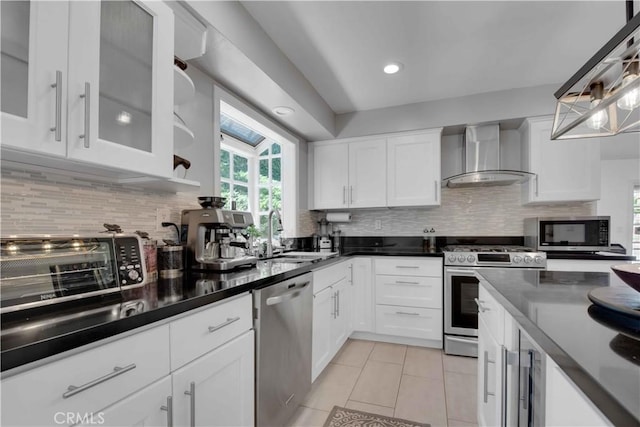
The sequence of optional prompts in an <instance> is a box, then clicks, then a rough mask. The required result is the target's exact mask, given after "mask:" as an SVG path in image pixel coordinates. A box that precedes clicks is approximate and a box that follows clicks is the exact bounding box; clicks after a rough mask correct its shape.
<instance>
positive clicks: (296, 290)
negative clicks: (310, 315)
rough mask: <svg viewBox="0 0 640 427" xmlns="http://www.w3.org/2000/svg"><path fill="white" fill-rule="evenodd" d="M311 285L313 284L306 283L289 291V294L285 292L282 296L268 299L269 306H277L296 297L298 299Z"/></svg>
mask: <svg viewBox="0 0 640 427" xmlns="http://www.w3.org/2000/svg"><path fill="white" fill-rule="evenodd" d="M309 283H311V282H305V283H303V284H302V285H296V286H295V287H294V288H293V289H291V290H289V291H287V292H283V293H281V294H280V295H276V296H274V297H269V298H267V301H266V303H267V305H276V304H280V303H281V302H284V301H287V300H290V299H293V298H295V297H297V296H298V295H300V292H301V291H302V290H303V289H304V288H306V287H307V286H309Z"/></svg>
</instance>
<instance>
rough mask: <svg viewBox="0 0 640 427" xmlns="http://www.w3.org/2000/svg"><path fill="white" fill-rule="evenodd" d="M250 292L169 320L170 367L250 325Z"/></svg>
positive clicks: (251, 312) (208, 348) (211, 347)
mask: <svg viewBox="0 0 640 427" xmlns="http://www.w3.org/2000/svg"><path fill="white" fill-rule="evenodd" d="M252 314H253V304H252V303H251V295H250V294H245V295H243V296H241V297H238V298H234V299H232V300H231V301H228V300H225V301H224V302H221V303H218V304H214V306H213V307H207V308H206V309H204V310H202V311H200V312H198V313H196V314H192V315H189V316H186V317H184V318H182V319H179V320H176V321H174V322H171V323H170V325H169V326H170V328H171V369H172V370H175V369H177V368H179V367H181V366H183V365H185V364H186V363H188V362H190V361H192V360H193V359H195V358H196V357H199V356H201V355H203V354H204V353H206V352H208V351H210V350H213V349H214V348H216V347H219V346H220V345H222V344H224V343H226V342H227V341H230V340H232V339H233V338H235V337H237V336H238V335H240V334H242V333H243V332H244V331H248V330H249V329H251V328H252V327H253V316H252Z"/></svg>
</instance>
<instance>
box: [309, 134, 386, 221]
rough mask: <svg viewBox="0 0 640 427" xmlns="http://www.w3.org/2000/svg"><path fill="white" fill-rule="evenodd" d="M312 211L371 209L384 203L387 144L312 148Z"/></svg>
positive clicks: (372, 142)
mask: <svg viewBox="0 0 640 427" xmlns="http://www.w3.org/2000/svg"><path fill="white" fill-rule="evenodd" d="M312 151H313V166H314V179H313V190H314V191H313V194H314V201H313V208H314V209H341V208H349V207H351V208H372V207H383V206H386V203H387V192H386V185H387V177H386V141H385V140H384V139H376V140H364V141H356V142H331V141H329V142H321V143H315V144H314V145H313V150H312Z"/></svg>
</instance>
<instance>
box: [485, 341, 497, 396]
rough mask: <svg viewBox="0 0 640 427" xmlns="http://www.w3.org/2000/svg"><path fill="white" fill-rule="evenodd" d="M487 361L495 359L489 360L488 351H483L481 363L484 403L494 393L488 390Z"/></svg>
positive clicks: (490, 361)
mask: <svg viewBox="0 0 640 427" xmlns="http://www.w3.org/2000/svg"><path fill="white" fill-rule="evenodd" d="M489 363H495V360H489V352H488V351H486V350H485V351H484V364H483V374H484V379H483V388H484V393H483V394H484V396H483V400H484V403H487V401H488V399H489V396H495V393H491V392H490V391H489Z"/></svg>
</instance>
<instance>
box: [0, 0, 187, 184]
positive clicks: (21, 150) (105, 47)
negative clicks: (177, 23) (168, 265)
mask: <svg viewBox="0 0 640 427" xmlns="http://www.w3.org/2000/svg"><path fill="white" fill-rule="evenodd" d="M5 7H6V8H5ZM12 7H14V6H12V5H11V4H9V3H8V4H7V5H6V6H5V5H4V2H3V5H2V9H3V10H2V16H3V23H4V21H5V19H4V18H5V17H6V18H7V20H14V19H15V20H17V21H18V22H20V24H19V25H18V26H16V27H15V28H17V27H19V26H24V27H25V28H27V29H28V30H26V31H19V30H14V28H13V27H10V28H8V29H6V28H4V24H3V29H2V38H3V46H2V57H3V72H2V87H3V103H2V154H3V158H4V159H6V160H14V161H22V162H25V163H31V164H39V165H42V166H58V167H60V166H61V165H63V166H64V165H66V166H68V165H67V164H64V163H56V161H55V160H54V158H58V159H60V158H63V159H67V160H72V161H73V162H79V163H80V164H85V165H91V166H92V167H93V168H94V169H106V170H111V171H113V173H114V174H115V173H116V172H119V173H122V174H123V175H124V176H127V175H129V176H134V175H150V176H160V177H168V176H170V175H171V172H172V164H171V163H172V155H173V138H172V135H173V133H172V122H173V121H172V120H171V117H172V105H173V65H172V63H173V28H174V27H173V13H172V12H171V9H170V8H169V7H168V6H167V5H165V4H164V3H162V2H155V1H147V0H136V1H122V2H52V3H50V4H48V2H28V3H27V2H25V3H24V5H23V7H24V8H26V9H22V10H18V11H16V10H11V9H10V8H12ZM5 13H6V14H5ZM22 21H24V22H22ZM5 30H6V31H5ZM9 31H13V32H12V33H11V34H10V33H9ZM5 35H6V37H5ZM25 37H26V39H25ZM12 38H16V39H17V40H18V45H20V46H21V48H17V50H16V52H17V53H12V52H5V44H4V40H5V39H12ZM7 46H11V44H9V45H7ZM16 55H18V56H19V58H18V59H15V58H13V59H12V60H9V62H10V63H11V64H12V65H16V67H14V69H12V73H9V72H7V73H5V67H4V61H5V57H15V56H16ZM14 59H15V60H14ZM15 69H17V70H18V71H17V72H13V71H15ZM20 73H22V76H21V75H20ZM24 76H26V78H25V77H24ZM7 87H11V90H12V91H15V92H16V93H12V94H11V95H12V96H10V97H8V98H7V97H6V96H5V92H4V91H5V88H7ZM5 98H7V101H6V102H5ZM14 100H15V102H13V101H14ZM52 129H53V130H52ZM123 172H129V173H128V174H127V173H123Z"/></svg>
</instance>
